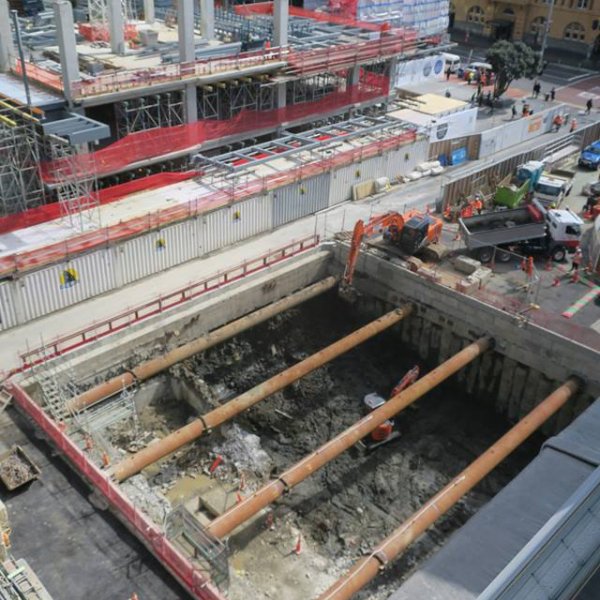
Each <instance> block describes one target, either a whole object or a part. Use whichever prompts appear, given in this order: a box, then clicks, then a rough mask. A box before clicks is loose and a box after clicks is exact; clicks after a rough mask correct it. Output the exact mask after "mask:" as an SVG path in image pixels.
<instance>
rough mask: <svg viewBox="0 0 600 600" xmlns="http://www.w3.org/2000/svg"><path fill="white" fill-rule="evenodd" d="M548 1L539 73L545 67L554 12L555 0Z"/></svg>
mask: <svg viewBox="0 0 600 600" xmlns="http://www.w3.org/2000/svg"><path fill="white" fill-rule="evenodd" d="M546 1H547V2H548V16H547V17H546V23H545V24H544V36H543V37H542V47H541V49H540V60H539V62H538V73H541V72H542V69H543V67H544V52H546V46H547V44H548V34H549V33H550V27H551V26H552V13H553V12H554V2H555V0H546Z"/></svg>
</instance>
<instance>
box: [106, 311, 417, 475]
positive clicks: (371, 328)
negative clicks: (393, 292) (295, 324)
mask: <svg viewBox="0 0 600 600" xmlns="http://www.w3.org/2000/svg"><path fill="white" fill-rule="evenodd" d="M411 310H412V308H411V306H410V305H407V306H404V307H402V308H397V309H395V310H393V311H391V312H389V313H387V314H385V315H383V316H382V317H379V319H376V320H375V321H372V322H371V323H368V324H367V325H365V326H364V327H361V328H360V329H357V330H356V331H354V332H352V333H351V334H349V335H347V336H345V337H343V338H342V339H341V340H338V341H337V342H334V343H333V344H331V345H330V346H327V347H326V348H323V350H320V351H319V352H317V353H316V354H313V355H311V356H309V357H308V358H305V359H304V360H303V361H301V362H299V363H298V364H295V365H294V366H292V367H290V368H289V369H286V370H285V371H281V373H278V374H277V375H275V376H273V377H271V378H270V379H267V380H266V381H263V382H262V383H259V384H258V385H256V386H254V387H253V388H252V389H250V390H248V391H247V392H244V393H243V394H241V395H240V396H237V397H236V398H234V399H233V400H230V401H229V402H226V403H225V404H223V406H219V407H218V408H216V409H214V410H212V411H211V412H209V413H207V414H205V415H204V416H202V417H199V418H198V419H195V420H194V421H192V422H191V423H188V424H187V425H184V426H183V427H181V428H180V429H178V430H176V431H174V432H172V433H170V434H169V435H167V436H165V437H164V438H163V439H162V440H160V441H159V442H156V443H154V444H151V445H150V446H147V447H146V448H144V449H143V450H140V451H139V452H136V453H135V454H133V455H131V456H128V457H127V458H125V459H123V460H122V461H121V462H120V463H119V464H118V465H116V466H115V468H114V471H113V476H114V477H115V478H116V479H117V480H118V481H123V480H124V479H127V478H128V477H131V476H132V475H135V473H139V472H140V471H141V470H142V469H144V468H145V467H147V466H148V465H151V464H152V463H154V462H156V461H157V460H159V459H161V458H163V457H164V456H167V455H168V454H171V452H174V451H175V450H177V449H178V448H181V446H184V445H185V444H189V443H190V442H192V441H194V440H195V439H197V438H199V437H200V436H201V435H203V434H204V433H205V432H206V431H207V430H209V429H212V428H214V427H217V425H221V423H224V422H225V421H228V420H229V419H231V418H233V417H235V416H236V415H238V414H239V413H241V412H243V411H245V410H247V409H248V408H250V407H251V406H254V405H255V404H257V403H258V402H260V401H261V400H264V399H265V398H268V397H269V396H272V395H273V394H274V393H275V392H278V391H279V390H282V389H283V388H284V387H286V386H288V385H290V384H291V383H294V381H298V379H300V378H301V377H304V376H305V375H307V374H308V373H310V372H311V371H314V370H315V369H318V368H319V367H321V366H323V365H324V364H326V363H328V362H330V361H332V360H333V359H334V358H337V357H338V356H340V355H341V354H344V353H345V352H348V351H349V350H351V349H352V348H354V347H356V346H358V344H361V343H362V342H364V341H366V340H368V339H369V338H372V337H373V336H375V335H377V334H378V333H381V332H382V331H385V330H386V329H388V328H390V327H391V326H392V325H395V324H396V323H398V321H400V320H401V319H403V318H404V317H406V316H407V315H409V314H410V312H411Z"/></svg>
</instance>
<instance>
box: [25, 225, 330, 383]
mask: <svg viewBox="0 0 600 600" xmlns="http://www.w3.org/2000/svg"><path fill="white" fill-rule="evenodd" d="M319 242H320V240H319V236H318V235H311V236H308V237H305V238H303V239H301V240H297V241H293V242H291V243H289V244H287V245H285V246H283V247H281V248H277V249H276V250H269V252H267V253H265V254H261V255H260V256H258V257H256V258H253V259H250V260H246V261H244V262H243V263H241V264H239V265H236V266H235V267H232V268H229V269H225V270H222V271H219V272H217V273H215V274H214V275H211V276H210V277H207V278H205V279H202V280H201V281H197V282H195V283H191V284H189V285H187V286H185V287H184V288H181V289H178V290H176V291H174V292H170V293H168V294H165V295H160V296H158V297H157V298H154V299H153V300H150V301H149V302H145V303H143V304H140V305H139V306H136V307H133V308H129V309H128V310H126V311H123V312H121V313H119V314H117V315H114V316H112V317H109V318H108V319H105V320H103V321H100V322H96V323H93V324H92V325H89V326H88V327H85V328H83V329H80V330H78V331H75V332H73V333H70V334H68V335H64V336H60V337H58V338H56V339H55V340H52V341H50V342H49V343H45V344H44V345H43V346H40V347H38V348H35V349H33V350H28V351H27V352H23V353H22V354H20V363H21V366H20V368H19V371H21V372H22V371H26V370H28V369H30V368H31V367H33V366H37V365H39V364H41V363H43V362H46V361H48V360H51V359H53V358H56V357H57V356H61V355H63V354H66V353H67V352H71V351H73V350H76V349H77V348H81V347H82V346H85V345H87V344H89V343H91V342H95V341H97V340H100V339H102V338H104V337H106V336H109V335H112V334H114V333H117V332H118V331H121V330H123V329H126V328H127V327H131V326H132V325H135V324H136V323H139V322H140V321H143V320H145V319H148V318H150V317H153V316H155V315H158V314H162V313H164V312H166V311H168V310H170V309H172V308H174V307H176V306H179V305H180V304H183V303H185V302H189V301H190V300H193V299H195V298H198V297H199V296H202V295H203V294H206V293H208V292H211V291H213V290H216V289H219V288H222V287H223V286H226V285H229V284H231V283H233V282H235V281H238V280H240V279H243V278H244V277H247V276H248V275H252V274H253V273H256V272H258V271H261V270H263V269H266V268H268V267H271V266H273V265H275V264H277V263H279V262H281V261H283V260H285V259H287V258H291V257H293V256H296V255H298V254H301V253H302V252H305V251H307V250H310V249H311V248H315V247H317V246H318V245H319Z"/></svg>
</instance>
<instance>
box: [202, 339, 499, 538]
mask: <svg viewBox="0 0 600 600" xmlns="http://www.w3.org/2000/svg"><path fill="white" fill-rule="evenodd" d="M490 344H491V341H490V339H489V338H481V339H479V340H477V341H476V342H473V343H472V344H470V345H469V346H467V347H466V348H464V349H463V350H461V351H460V352H459V353H458V354H455V355H454V356H453V357H452V358H449V359H448V360H447V361H446V362H444V363H442V364H441V365H439V366H438V367H436V368H435V369H433V371H430V372H429V373H427V375H425V376H424V377H422V378H421V379H419V380H418V381H417V382H416V383H414V384H413V385H411V386H410V387H408V388H406V389H405V390H404V391H402V392H400V393H399V394H397V395H396V396H394V397H393V398H391V399H390V400H388V401H387V402H386V403H385V404H384V405H383V406H380V407H379V408H377V409H376V410H374V411H372V412H370V413H369V414H368V415H367V416H366V417H364V418H363V419H361V420H360V421H358V422H357V423H355V424H354V425H352V426H351V427H350V428H348V429H346V431H344V432H343V433H341V434H340V435H338V436H337V437H335V438H333V439H332V440H330V441H329V442H327V443H326V444H325V445H324V446H321V447H320V448H319V449H318V450H316V451H315V452H313V453H311V454H309V455H308V456H306V457H305V458H303V459H302V460H301V461H300V462H299V463H296V464H295V465H294V466H293V467H291V468H290V469H288V470H287V471H286V472H285V473H283V474H282V475H280V476H279V477H278V478H277V479H276V480H275V481H271V482H270V483H268V484H267V485H265V486H264V487H262V488H261V489H260V490H258V491H257V492H255V493H254V494H252V495H251V496H248V497H247V498H245V499H244V500H242V501H241V502H240V503H238V504H236V505H235V506H233V507H232V508H230V509H229V510H227V511H226V512H224V513H223V514H222V515H221V516H220V517H218V518H216V519H215V520H214V521H212V522H211V523H210V525H208V527H207V531H208V532H209V533H210V534H212V535H213V536H215V537H217V538H222V537H224V536H226V535H228V534H229V533H231V532H232V531H233V530H234V529H235V528H236V527H238V526H239V525H241V524H242V523H244V522H246V521H247V520H248V519H250V518H251V517H253V516H254V515H255V514H256V513H258V512H259V511H261V510H262V509H263V508H265V507H267V506H269V504H271V503H272V502H275V500H277V499H278V498H279V497H280V496H282V495H283V494H284V493H285V492H286V491H289V490H291V489H292V488H293V487H294V486H296V485H298V484H299V483H301V482H302V481H304V480H305V479H306V478H308V477H309V476H310V475H312V474H313V473H315V472H316V471H318V470H319V469H320V468H321V467H323V466H324V465H326V464H327V463H328V462H330V461H332V460H333V459H334V458H336V457H338V456H339V455H340V454H342V452H345V451H346V450H348V448H351V447H352V446H354V444H356V442H358V441H359V440H361V439H362V438H364V437H365V436H367V435H369V433H371V432H372V431H373V430H375V429H376V428H377V427H379V425H381V424H382V423H384V422H385V421H387V420H388V419H391V418H392V417H394V416H395V415H396V414H398V413H399V412H400V411H401V410H404V409H405V408H406V407H407V406H409V405H410V404H412V403H413V402H414V401H415V400H417V399H418V398H420V397H421V396H423V395H424V394H426V393H427V392H429V391H430V390H432V389H433V388H434V387H435V386H437V385H438V384H440V383H441V382H442V381H444V380H445V379H447V378H448V377H450V376H451V375H453V374H454V373H456V372H457V371H459V370H460V369H462V368H463V367H464V366H465V365H468V364H469V363H470V362H472V361H473V360H475V359H476V358H477V357H478V356H479V355H480V354H482V353H483V352H485V351H486V350H487V349H488V348H489V347H490Z"/></svg>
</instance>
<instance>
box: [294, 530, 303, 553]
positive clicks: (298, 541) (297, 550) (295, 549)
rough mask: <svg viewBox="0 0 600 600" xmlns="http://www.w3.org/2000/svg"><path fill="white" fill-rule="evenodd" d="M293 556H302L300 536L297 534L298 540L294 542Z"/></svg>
mask: <svg viewBox="0 0 600 600" xmlns="http://www.w3.org/2000/svg"><path fill="white" fill-rule="evenodd" d="M294 554H295V555H296V556H300V554H302V534H301V533H299V534H298V539H297V540H296V547H295V548H294Z"/></svg>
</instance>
